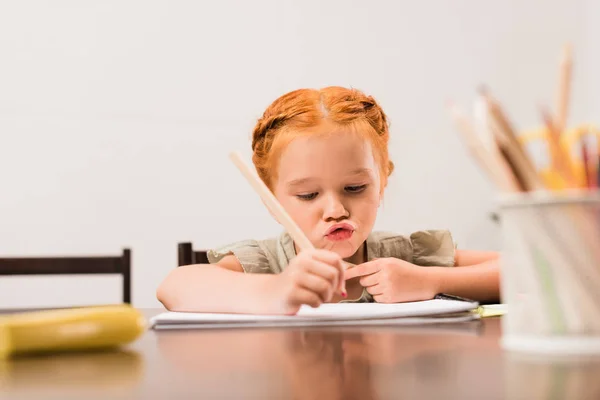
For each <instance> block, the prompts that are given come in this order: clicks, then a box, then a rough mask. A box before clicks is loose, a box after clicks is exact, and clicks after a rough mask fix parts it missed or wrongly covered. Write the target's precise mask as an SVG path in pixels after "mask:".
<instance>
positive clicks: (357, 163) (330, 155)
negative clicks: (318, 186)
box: [278, 134, 377, 180]
mask: <svg viewBox="0 0 600 400" xmlns="http://www.w3.org/2000/svg"><path fill="white" fill-rule="evenodd" d="M376 169H377V165H376V161H375V158H374V156H373V151H372V148H371V145H370V143H369V141H368V140H367V139H365V138H364V137H361V136H359V135H348V134H331V135H310V136H300V137H297V138H295V139H294V140H292V141H291V142H290V143H288V145H287V146H286V148H285V149H284V150H283V152H282V154H281V157H280V159H279V168H278V170H279V176H280V177H281V178H283V179H286V180H287V179H299V178H304V177H306V176H323V177H324V176H330V177H331V178H332V179H333V178H335V177H336V176H340V177H342V176H344V177H345V176H349V175H352V174H356V172H357V171H363V172H364V171H367V170H373V171H374V170H376Z"/></svg>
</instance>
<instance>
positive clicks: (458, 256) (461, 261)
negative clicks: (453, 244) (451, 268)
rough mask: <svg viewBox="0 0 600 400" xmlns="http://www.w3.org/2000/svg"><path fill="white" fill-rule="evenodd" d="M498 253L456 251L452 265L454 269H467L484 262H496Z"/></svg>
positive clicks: (498, 256)
mask: <svg viewBox="0 0 600 400" xmlns="http://www.w3.org/2000/svg"><path fill="white" fill-rule="evenodd" d="M499 258H500V253H498V252H495V251H477V250H456V252H455V255H454V265H455V266H456V267H468V266H472V265H478V264H482V263H484V262H486V261H491V260H497V259H499Z"/></svg>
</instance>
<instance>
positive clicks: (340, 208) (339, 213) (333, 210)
mask: <svg viewBox="0 0 600 400" xmlns="http://www.w3.org/2000/svg"><path fill="white" fill-rule="evenodd" d="M348 216H349V213H348V210H346V207H344V203H342V202H341V201H340V199H338V198H337V197H336V196H330V197H329V198H328V199H327V203H326V205H325V212H324V215H323V217H324V219H325V220H326V221H327V220H331V219H333V220H337V219H340V218H345V217H348Z"/></svg>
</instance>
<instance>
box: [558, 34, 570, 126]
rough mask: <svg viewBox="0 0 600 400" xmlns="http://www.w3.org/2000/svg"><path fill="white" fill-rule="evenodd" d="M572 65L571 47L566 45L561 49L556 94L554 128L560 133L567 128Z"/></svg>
mask: <svg viewBox="0 0 600 400" xmlns="http://www.w3.org/2000/svg"><path fill="white" fill-rule="evenodd" d="M572 65H573V59H572V51H571V45H570V44H566V45H565V46H564V48H563V54H562V59H561V62H560V73H559V78H558V93H557V98H556V128H557V129H558V131H559V132H561V133H562V132H564V131H565V129H566V126H567V113H568V111H569V95H570V92H571V75H572Z"/></svg>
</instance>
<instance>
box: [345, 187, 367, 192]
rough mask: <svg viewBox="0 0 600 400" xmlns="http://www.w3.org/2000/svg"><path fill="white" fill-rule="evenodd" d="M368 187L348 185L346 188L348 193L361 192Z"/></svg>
mask: <svg viewBox="0 0 600 400" xmlns="http://www.w3.org/2000/svg"><path fill="white" fill-rule="evenodd" d="M366 188H367V185H358V186H346V187H345V188H344V190H345V191H346V192H348V193H360V192H362V191H364V190H365V189H366Z"/></svg>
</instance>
